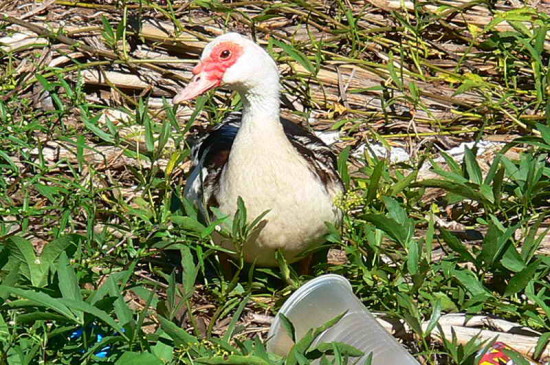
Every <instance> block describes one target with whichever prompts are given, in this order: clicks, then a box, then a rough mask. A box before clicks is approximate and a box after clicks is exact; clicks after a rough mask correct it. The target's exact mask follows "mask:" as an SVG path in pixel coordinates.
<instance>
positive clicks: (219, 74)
mask: <svg viewBox="0 0 550 365" xmlns="http://www.w3.org/2000/svg"><path fill="white" fill-rule="evenodd" d="M242 53H243V49H242V47H241V46H240V45H238V44H236V43H233V42H222V43H220V44H218V45H216V46H215V47H214V48H213V49H212V52H210V55H209V56H208V58H206V59H204V60H202V61H201V62H200V63H199V64H198V65H197V66H196V67H195V68H194V69H193V74H195V75H198V74H199V73H201V72H204V73H206V75H207V77H208V79H209V80H213V81H214V80H215V81H218V82H219V83H221V81H222V78H223V74H224V73H225V71H227V69H228V68H229V67H231V66H233V65H234V64H235V62H237V60H238V59H239V57H240V56H241V55H242Z"/></svg>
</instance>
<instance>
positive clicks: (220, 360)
mask: <svg viewBox="0 0 550 365" xmlns="http://www.w3.org/2000/svg"><path fill="white" fill-rule="evenodd" d="M195 361H196V362H197V363H199V364H232V365H271V364H272V362H270V361H267V360H264V359H262V358H261V357H258V356H254V355H247V356H243V355H229V356H214V357H211V356H208V357H199V358H198V359H196V360H195Z"/></svg>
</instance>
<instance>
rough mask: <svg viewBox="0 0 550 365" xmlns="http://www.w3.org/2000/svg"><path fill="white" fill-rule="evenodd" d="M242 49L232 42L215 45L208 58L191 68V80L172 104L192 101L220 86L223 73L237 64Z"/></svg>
mask: <svg viewBox="0 0 550 365" xmlns="http://www.w3.org/2000/svg"><path fill="white" fill-rule="evenodd" d="M243 52H244V50H243V48H242V47H241V46H240V45H238V44H236V43H233V42H222V43H220V44H218V45H216V46H215V47H214V48H213V49H212V51H211V52H210V55H209V56H208V58H206V59H204V60H202V61H201V62H199V63H198V65H197V66H195V68H193V75H195V76H194V77H193V79H192V80H191V82H190V83H189V84H187V86H186V87H185V89H183V90H182V91H180V92H179V93H178V94H177V95H176V96H175V97H174V100H173V102H174V104H179V103H181V102H182V101H185V100H190V99H193V98H195V97H197V96H199V95H201V94H203V93H205V92H206V91H208V90H210V89H213V88H215V87H217V86H220V84H221V83H222V80H223V75H224V73H225V71H227V69H228V68H229V67H231V66H233V65H234V64H235V62H237V60H238V59H239V57H240V56H241V55H242V54H243Z"/></svg>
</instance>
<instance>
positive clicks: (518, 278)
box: [504, 260, 540, 296]
mask: <svg viewBox="0 0 550 365" xmlns="http://www.w3.org/2000/svg"><path fill="white" fill-rule="evenodd" d="M539 264H540V261H539V260H537V261H535V262H533V263H531V264H530V265H529V266H527V267H526V268H525V269H523V270H522V271H520V272H519V273H517V274H516V275H514V277H513V278H512V279H510V282H509V283H508V286H507V287H506V290H505V291H504V295H506V296H509V295H512V294H516V293H519V292H520V291H522V290H523V289H525V287H526V286H527V284H529V281H531V279H533V277H534V276H535V273H536V271H537V268H538V267H539Z"/></svg>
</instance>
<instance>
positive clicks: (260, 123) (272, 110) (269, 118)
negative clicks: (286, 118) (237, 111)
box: [239, 80, 284, 134]
mask: <svg viewBox="0 0 550 365" xmlns="http://www.w3.org/2000/svg"><path fill="white" fill-rule="evenodd" d="M239 93H240V95H241V99H242V101H243V120H242V126H241V130H242V132H244V133H247V134H248V133H252V132H254V131H256V132H260V133H261V132H268V133H280V134H284V133H283V128H282V125H281V123H280V119H279V113H280V107H279V104H280V100H279V82H278V80H277V82H276V83H273V84H271V83H269V84H266V85H265V86H256V87H253V88H249V89H246V90H240V91H239Z"/></svg>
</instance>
